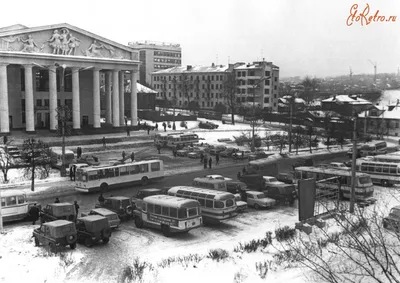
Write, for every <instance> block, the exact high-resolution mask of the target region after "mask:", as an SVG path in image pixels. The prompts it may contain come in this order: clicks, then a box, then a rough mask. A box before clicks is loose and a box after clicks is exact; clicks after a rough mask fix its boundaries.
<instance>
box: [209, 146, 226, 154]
mask: <svg viewBox="0 0 400 283" xmlns="http://www.w3.org/2000/svg"><path fill="white" fill-rule="evenodd" d="M225 149H226V146H224V145H216V146H214V147H213V148H211V149H210V154H212V155H216V154H217V153H220V152H222V151H224V150H225Z"/></svg>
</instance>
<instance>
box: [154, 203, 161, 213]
mask: <svg viewBox="0 0 400 283" xmlns="http://www.w3.org/2000/svg"><path fill="white" fill-rule="evenodd" d="M154 213H155V214H161V206H159V205H154Z"/></svg>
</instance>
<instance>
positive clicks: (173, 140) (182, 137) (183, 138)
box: [167, 133, 199, 147]
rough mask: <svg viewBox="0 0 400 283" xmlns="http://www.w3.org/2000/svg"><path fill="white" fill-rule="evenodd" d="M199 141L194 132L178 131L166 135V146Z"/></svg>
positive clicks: (183, 144)
mask: <svg viewBox="0 0 400 283" xmlns="http://www.w3.org/2000/svg"><path fill="white" fill-rule="evenodd" d="M198 142H199V136H198V135H197V134H194V133H178V134H175V135H170V136H168V137H167V146H168V147H174V146H177V145H181V146H185V145H191V144H194V143H198Z"/></svg>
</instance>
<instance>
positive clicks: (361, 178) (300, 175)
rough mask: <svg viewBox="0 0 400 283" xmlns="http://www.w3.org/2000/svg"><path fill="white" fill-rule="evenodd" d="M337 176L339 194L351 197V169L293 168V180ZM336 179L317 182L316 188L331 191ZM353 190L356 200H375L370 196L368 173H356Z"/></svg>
mask: <svg viewBox="0 0 400 283" xmlns="http://www.w3.org/2000/svg"><path fill="white" fill-rule="evenodd" d="M332 177H339V181H340V191H339V196H340V197H344V198H347V199H350V197H351V180H352V175H351V171H347V170H341V169H333V168H329V167H305V166H301V167H297V168H296V169H295V181H297V180H303V179H310V178H314V179H315V180H316V181H320V180H324V179H328V178H332ZM337 184H338V183H337V180H330V181H326V182H322V183H318V184H317V188H318V189H319V192H320V193H321V194H324V190H325V192H328V191H332V189H335V188H337ZM355 191H356V201H361V202H368V201H371V202H372V201H375V199H373V198H372V196H373V194H374V188H373V185H372V181H371V177H370V176H369V175H368V174H364V173H356V180H355Z"/></svg>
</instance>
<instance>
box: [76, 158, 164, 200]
mask: <svg viewBox="0 0 400 283" xmlns="http://www.w3.org/2000/svg"><path fill="white" fill-rule="evenodd" d="M162 178H164V163H163V161H162V160H143V161H137V162H136V161H133V162H129V163H123V164H115V165H99V166H89V167H83V168H78V169H76V176H75V180H76V182H75V190H76V191H78V192H84V193H89V192H98V191H100V192H105V191H107V190H108V189H109V188H117V187H121V186H126V185H129V184H135V183H140V184H141V185H143V186H145V185H147V184H148V182H149V181H152V180H160V179H162Z"/></svg>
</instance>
